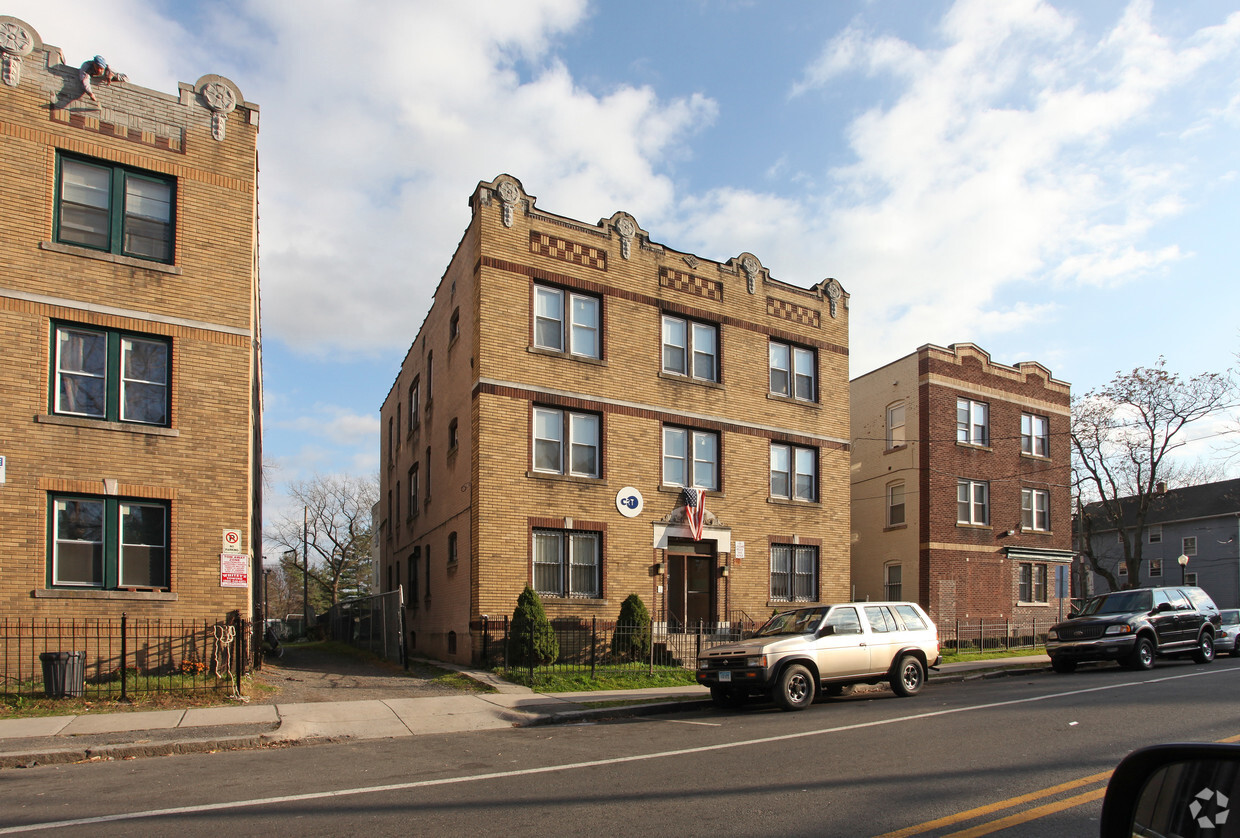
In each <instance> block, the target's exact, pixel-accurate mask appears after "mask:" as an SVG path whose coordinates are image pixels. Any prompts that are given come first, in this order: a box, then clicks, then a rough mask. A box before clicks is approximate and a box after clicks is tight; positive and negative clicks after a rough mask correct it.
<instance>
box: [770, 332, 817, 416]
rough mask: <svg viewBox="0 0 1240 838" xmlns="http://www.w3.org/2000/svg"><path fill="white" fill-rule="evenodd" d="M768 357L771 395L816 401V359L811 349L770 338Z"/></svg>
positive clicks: (803, 400)
mask: <svg viewBox="0 0 1240 838" xmlns="http://www.w3.org/2000/svg"><path fill="white" fill-rule="evenodd" d="M768 357H769V362H770V370H769V373H770V374H769V382H770V388H771V393H772V395H776V396H785V397H787V398H790V399H795V400H797V401H802V402H816V401H818V374H817V367H818V360H817V357H816V355H815V352H814V350H812V349H806V348H804V347H801V346H796V345H794V344H791V343H785V342H784V341H779V340H774V339H772V340H771V341H770V345H769V347H768Z"/></svg>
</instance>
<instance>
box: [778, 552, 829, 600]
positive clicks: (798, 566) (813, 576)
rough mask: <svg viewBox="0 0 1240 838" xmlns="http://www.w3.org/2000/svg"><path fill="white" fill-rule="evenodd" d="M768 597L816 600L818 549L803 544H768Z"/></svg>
mask: <svg viewBox="0 0 1240 838" xmlns="http://www.w3.org/2000/svg"><path fill="white" fill-rule="evenodd" d="M771 599H774V600H779V601H781V602H817V601H818V548H817V547H812V546H806V545H803V544H772V545H771Z"/></svg>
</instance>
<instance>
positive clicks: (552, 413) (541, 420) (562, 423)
mask: <svg viewBox="0 0 1240 838" xmlns="http://www.w3.org/2000/svg"><path fill="white" fill-rule="evenodd" d="M566 440H567V446H566V445H565V441H566ZM566 456H567V458H568V462H567V463H566V462H565V457H566ZM534 471H542V472H549V473H552V474H569V475H572V476H574V477H598V476H599V473H600V472H599V417H597V416H595V415H594V414H591V413H572V412H570V411H567V410H552V409H550V408H545V407H536V408H534Z"/></svg>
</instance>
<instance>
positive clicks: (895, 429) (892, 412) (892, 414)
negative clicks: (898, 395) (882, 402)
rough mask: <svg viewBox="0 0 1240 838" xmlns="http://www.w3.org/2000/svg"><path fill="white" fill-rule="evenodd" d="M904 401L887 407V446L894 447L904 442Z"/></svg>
mask: <svg viewBox="0 0 1240 838" xmlns="http://www.w3.org/2000/svg"><path fill="white" fill-rule="evenodd" d="M905 440H906V436H905V431H904V402H899V403H898V404H893V405H891V406H889V407H888V408H887V447H888V448H895V447H896V446H899V445H903V444H904V443H905Z"/></svg>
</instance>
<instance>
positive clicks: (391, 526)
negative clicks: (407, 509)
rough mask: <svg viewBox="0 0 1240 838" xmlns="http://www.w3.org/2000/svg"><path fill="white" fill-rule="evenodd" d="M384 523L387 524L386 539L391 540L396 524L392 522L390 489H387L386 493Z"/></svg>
mask: <svg viewBox="0 0 1240 838" xmlns="http://www.w3.org/2000/svg"><path fill="white" fill-rule="evenodd" d="M385 521H386V523H387V537H388V540H391V538H392V531H393V530H395V529H396V522H395V521H394V520H392V490H391V489H388V493H387V518H386V519H385Z"/></svg>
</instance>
